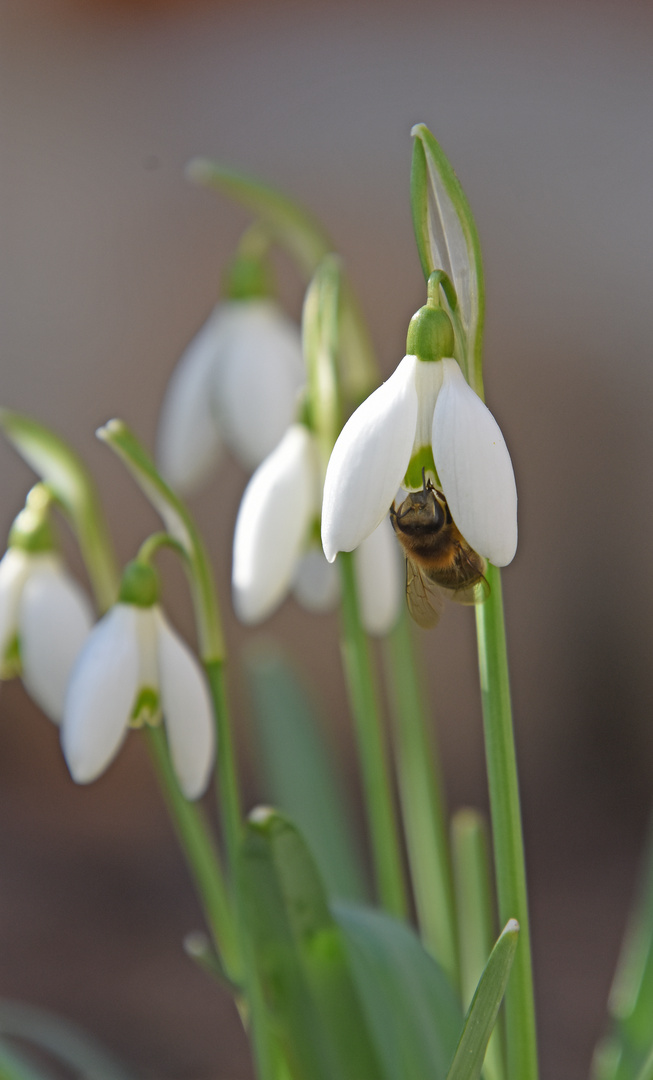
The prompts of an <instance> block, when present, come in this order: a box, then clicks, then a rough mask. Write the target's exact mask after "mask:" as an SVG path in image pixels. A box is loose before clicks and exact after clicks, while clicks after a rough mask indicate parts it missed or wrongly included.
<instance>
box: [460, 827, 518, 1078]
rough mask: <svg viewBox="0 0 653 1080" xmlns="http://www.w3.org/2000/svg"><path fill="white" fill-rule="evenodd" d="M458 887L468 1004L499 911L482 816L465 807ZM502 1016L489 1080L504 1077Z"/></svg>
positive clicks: (488, 1057) (488, 1064) (487, 1069)
mask: <svg viewBox="0 0 653 1080" xmlns="http://www.w3.org/2000/svg"><path fill="white" fill-rule="evenodd" d="M451 847H452V852H453V867H454V879H455V887H456V911H457V914H458V921H459V925H460V926H464V928H465V932H464V934H461V936H460V983H461V987H462V999H463V1007H464V1008H465V1009H468V1008H469V1005H470V1003H471V1001H472V999H473V997H474V994H475V992H476V987H477V985H478V982H479V980H480V978H481V976H482V974H483V970H484V968H485V965H486V964H487V962H488V958H489V956H490V953H491V952H492V949H493V947H494V937H495V932H496V931H495V911H494V903H493V899H492V879H491V876H490V855H489V850H488V849H489V838H488V833H487V827H486V823H485V820H484V819H483V817H482V815H481V814H479V813H477V811H476V810H469V809H463V810H459V811H458V812H457V813H456V814H454V816H453V819H452V822H451ZM501 1020H502V1017H499V1022H497V1025H496V1027H495V1028H494V1031H493V1032H492V1035H491V1036H490V1041H489V1043H488V1047H487V1051H486V1054H485V1061H484V1063H483V1076H484V1078H485V1080H505V1075H506V1070H505V1066H504V1052H503V1041H502V1037H501V1036H502V1024H501Z"/></svg>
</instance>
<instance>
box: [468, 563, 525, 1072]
mask: <svg viewBox="0 0 653 1080" xmlns="http://www.w3.org/2000/svg"><path fill="white" fill-rule="evenodd" d="M486 577H487V580H488V582H489V585H490V589H491V592H490V596H489V597H488V599H487V600H486V601H485V603H484V604H479V606H478V607H477V608H476V630H477V636H478V656H479V668H480V676H481V695H482V700H483V721H484V728H485V754H486V761H487V773H488V785H489V792H490V808H491V812H492V836H493V841H494V864H495V874H496V882H497V893H498V901H499V919H500V922H501V923H506V922H507V921H508V919H511V918H514V919H517V921H518V922H519V925H520V927H521V933H520V942H519V947H518V949H517V955H516V957H515V962H514V965H513V970H512V974H511V977H510V982H509V983H508V989H507V991H506V1040H507V1047H506V1049H507V1064H508V1080H536V1078H537V1075H538V1067H537V1041H536V1032H535V1003H534V996H533V973H532V963H531V947H530V934H529V924H528V902H527V896H526V868H525V864H524V845H523V838H522V826H521V814H520V807H519V785H518V780H517V760H516V755H515V743H514V736H513V728H512V710H511V705H510V684H509V680H508V657H507V652H506V638H505V627H504V620H503V601H502V596H501V575H500V572H499V570H497V568H496V567H494V566H491V565H488V568H487V573H486Z"/></svg>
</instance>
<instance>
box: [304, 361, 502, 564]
mask: <svg viewBox="0 0 653 1080" xmlns="http://www.w3.org/2000/svg"><path fill="white" fill-rule="evenodd" d="M425 450H427V451H429V452H430V451H431V450H432V453H433V461H434V462H435V468H436V470H437V474H438V479H439V482H440V485H441V487H442V490H443V492H444V495H445V498H446V500H447V503H448V504H449V509H450V511H451V516H452V518H453V520H454V522H455V523H456V525H457V526H458V528H459V529H460V532H461V533H462V535H463V536H464V538H465V540H466V541H467V543H468V544H469V545H470V546H471V547H472V548H473V549H474V550H475V551H476V552H478V554H479V555H483V556H484V557H485V558H487V559H489V560H490V562H493V563H494V564H495V565H496V566H506V565H507V564H508V563H509V562H511V560H512V559H513V557H514V554H515V550H516V547H517V491H516V487H515V478H514V474H513V469H512V463H511V461H510V455H509V453H508V449H507V447H506V443H505V440H504V438H503V435H502V434H501V431H500V429H499V426H498V424H497V422H496V420H495V419H494V417H493V416H492V414H491V413H490V411H489V409H487V407H486V406H485V405H484V403H483V402H482V401H481V399H480V398H479V397H478V396H477V395H476V394H475V393H474V391H473V390H472V389H471V387H470V386H469V385H468V383H467V382H466V380H465V377H464V375H463V373H462V371H461V370H460V367H459V366H458V364H457V362H456V361H455V360H452V359H447V358H444V359H440V360H427V361H424V360H420V359H419V358H418V357H417V356H415V355H408V356H405V357H404V359H403V360H402V361H401V363H400V364H399V366H398V367H397V369H396V370H395V372H394V373H393V374H392V375H391V376H390V378H389V379H388V380H387V382H385V383H383V385H382V386H380V387H379V388H378V389H377V390H375V391H374V393H373V394H371V395H370V396H369V397H368V398H367V399H366V401H364V402H363V404H362V405H361V406H360V407H359V408H358V409H357V410H356V412H355V413H353V415H352V416H351V417H350V418H349V420H348V421H347V423H346V424H345V426H344V428H343V429H342V432H341V433H340V436H339V438H338V440H337V442H336V445H335V447H334V449H333V453H332V455H331V458H330V460H329V464H328V467H327V472H326V478H325V482H324V501H323V505H322V542H323V545H324V551H325V554H326V557H327V559H328V560H329V561H330V562H331V561H333V559H335V557H336V555H337V553H338V551H352V550H353V549H354V548H356V547H358V545H359V544H360V543H361V542H362V541H363V540H364V539H365V537H367V536H369V535H370V533H371V532H373V530H374V529H375V528H376V527H377V526H378V525H379V523H380V522H381V521H382V519H383V518H384V517H385V516H386V514H387V513H388V509H389V507H390V505H391V503H392V502H393V500H394V498H395V496H396V493H397V491H398V489H399V487H400V486H401V485H402V483H404V478H405V476H406V473H407V471H408V468H409V465H410V464H411V461H412V460H414V459H418V460H423V458H424V451H425ZM427 470H428V466H427ZM420 486H421V480H420Z"/></svg>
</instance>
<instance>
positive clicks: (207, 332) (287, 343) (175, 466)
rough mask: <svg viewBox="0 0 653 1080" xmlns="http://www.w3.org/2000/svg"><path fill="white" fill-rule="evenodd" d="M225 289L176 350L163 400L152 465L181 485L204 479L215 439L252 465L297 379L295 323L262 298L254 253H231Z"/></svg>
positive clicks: (264, 287)
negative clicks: (181, 349) (185, 345)
mask: <svg viewBox="0 0 653 1080" xmlns="http://www.w3.org/2000/svg"><path fill="white" fill-rule="evenodd" d="M226 294H227V299H226V300H225V301H224V302H222V303H220V304H218V306H217V307H216V308H215V310H214V311H213V312H212V314H211V315H210V316H209V318H208V320H207V322H206V323H205V324H204V326H203V327H202V328H201V330H200V331H199V332H198V334H197V336H196V337H195V338H194V339H193V341H192V342H191V343H190V345H189V346H188V348H187V349H186V351H185V353H184V354H183V356H182V357H181V359H180V361H179V363H178V365H177V367H176V369H175V371H174V372H173V375H172V378H171V380H170V384H169V386H168V390H167V393H166V396H165V399H164V402H163V407H162V412H161V418H160V422H159V433H158V440H157V441H158V455H157V456H158V461H159V467H160V469H161V472H162V474H163V476H164V477H165V478H166V479H167V480H168V481H169V482H170V484H171V485H172V486H173V487H174V488H177V489H178V490H181V491H190V490H192V489H194V488H197V487H199V486H200V485H201V484H202V483H203V482H204V481H205V480H206V479H207V477H208V475H209V473H210V472H211V470H212V469H213V468H214V466H215V465H216V464H217V462H218V460H219V457H220V454H221V448H222V444H223V442H224V443H225V444H226V445H227V446H228V448H229V450H230V451H231V452H232V453H233V454H234V456H235V457H236V458H237V459H238V460H239V461H240V463H241V464H242V465H243V466H244V467H245V468H246V469H249V470H252V469H255V468H256V466H257V465H259V464H260V462H261V461H262V460H263V459H264V458H265V457H266V456H267V454H269V453H270V452H271V451H272V450H273V449H274V447H275V446H276V445H277V443H278V442H279V440H280V439H281V437H282V435H283V433H284V431H285V430H286V428H287V427H288V426H289V425H290V424H291V423H292V421H293V419H294V417H295V412H296V408H297V399H298V395H299V392H300V390H301V388H302V386H303V385H304V382H305V370H304V364H303V360H302V352H301V341H300V334H299V329H298V327H297V326H295V324H294V323H293V322H291V320H290V319H288V318H287V317H286V316H285V315H284V314H283V312H282V311H281V309H280V308H279V306H278V305H277V304H276V303H275V301H274V300H272V299H271V298H270V296H269V288H268V284H267V279H266V272H265V268H264V266H262V264H261V262H260V260H258V259H252V258H244V257H240V256H239V257H237V258H236V260H235V262H234V264H233V265H232V267H231V269H230V273H229V278H228V283H227V287H226Z"/></svg>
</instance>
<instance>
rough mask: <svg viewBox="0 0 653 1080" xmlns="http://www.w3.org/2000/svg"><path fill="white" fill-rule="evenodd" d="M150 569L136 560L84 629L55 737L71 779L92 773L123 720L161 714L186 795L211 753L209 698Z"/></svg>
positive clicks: (196, 789) (84, 779) (198, 782)
mask: <svg viewBox="0 0 653 1080" xmlns="http://www.w3.org/2000/svg"><path fill="white" fill-rule="evenodd" d="M158 594H159V586H158V578H157V575H156V572H155V571H154V570H153V568H152V567H151V566H149V565H146V564H144V563H142V562H139V561H135V562H133V563H131V564H129V566H128V567H127V569H126V572H125V574H124V576H123V581H122V586H121V592H120V600H119V602H118V603H117V604H116V605H115V606H114V607H113V608H112V609H111V610H110V611H109V612H108V613H107V614H106V615H105V616H104V618H102V619H101V620H100V621H99V623H98V624H97V625H96V626H95V628H94V629H93V631H92V633H91V634H90V636H89V638H88V640H87V643H86V645H85V647H84V649H83V650H82V652H81V654H80V656H79V658H78V661H77V663H76V665H75V667H74V669H73V673H72V676H71V679H70V684H69V687H68V693H67V696H66V702H65V709H64V719H63V724H62V729H61V742H62V748H63V752H64V756H65V758H66V762H67V764H68V768H69V769H70V772H71V774H72V777H73V779H74V780H76V781H77V783H79V784H86V783H90V782H91V781H93V780H95V779H97V777H98V776H100V775H101V774H102V773H103V772H104V770H105V769H106V768H107V767H108V766H109V765H110V764H111V762H112V761H113V759H114V757H115V756H116V754H117V753H118V750H119V749H120V747H121V745H122V743H123V741H124V739H125V736H126V734H127V731H128V729H129V727H130V726H132V727H139V726H141V725H142V724H143V723H149V724H156V723H158V722H159V720H160V719H161V717H163V720H164V723H165V728H166V735H167V739H168V745H169V747H170V754H171V758H172V763H173V767H174V769H175V772H176V774H177V778H178V780H179V785H180V787H181V790H182V791H183V793H184V795H185V796H186V798H188V799H196V798H198V797H199V796H200V795H202V794H203V792H204V791H205V790H206V786H207V784H208V781H209V777H210V774H211V770H212V767H213V762H214V757H215V733H214V725H213V713H212V708H211V699H210V696H209V691H208V688H207V685H206V680H205V677H204V674H203V672H202V669H201V667H200V665H199V663H198V661H197V659H196V658H195V656H194V655H193V653H192V652H191V651H190V649H189V648H188V646H187V645H186V644H185V643H184V642H183V641H182V640H181V638H180V637H179V636H178V635H177V634H176V632H175V631H174V630H173V629H172V627H171V626H170V625H169V623H168V622H167V620H166V618H165V616H164V615H163V613H162V611H161V609H160V607H159V605H158V603H157V600H158Z"/></svg>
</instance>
